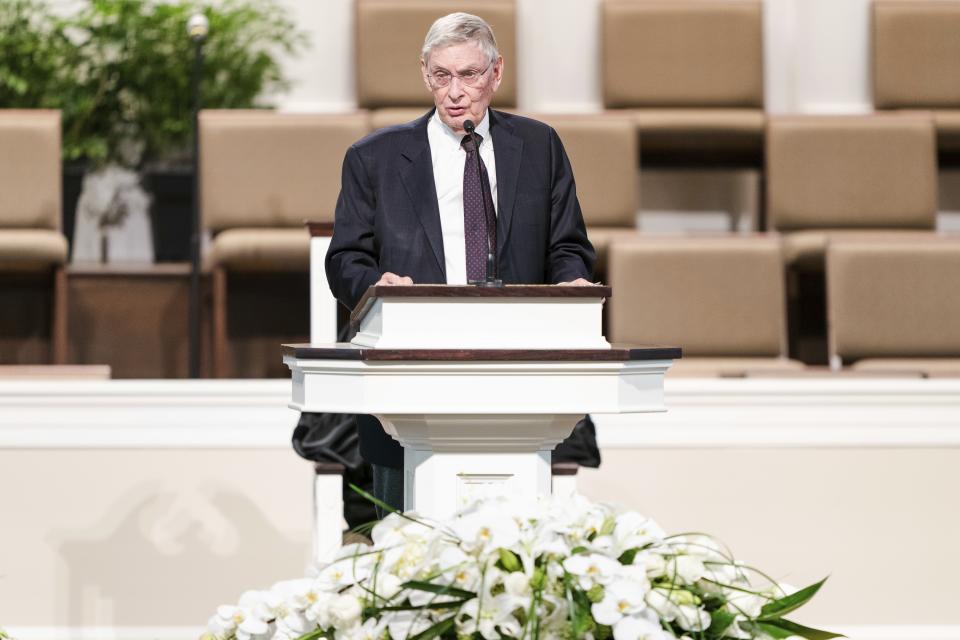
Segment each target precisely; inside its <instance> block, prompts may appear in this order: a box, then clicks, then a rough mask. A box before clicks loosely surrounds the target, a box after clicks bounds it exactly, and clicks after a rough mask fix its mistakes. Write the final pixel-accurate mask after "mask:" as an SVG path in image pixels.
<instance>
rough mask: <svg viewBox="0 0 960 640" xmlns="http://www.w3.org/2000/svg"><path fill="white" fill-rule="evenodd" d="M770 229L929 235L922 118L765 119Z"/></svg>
mask: <svg viewBox="0 0 960 640" xmlns="http://www.w3.org/2000/svg"><path fill="white" fill-rule="evenodd" d="M767 198H768V208H767V215H768V216H769V219H770V222H771V226H772V228H775V229H779V230H795V229H811V228H818V229H838V228H905V229H906V228H914V229H932V228H933V226H934V225H935V223H936V213H937V157H936V140H935V134H934V128H933V122H932V120H931V118H930V117H929V116H928V115H926V114H902V115H901V114H886V115H871V116H772V117H771V118H770V119H769V121H768V130H767Z"/></svg>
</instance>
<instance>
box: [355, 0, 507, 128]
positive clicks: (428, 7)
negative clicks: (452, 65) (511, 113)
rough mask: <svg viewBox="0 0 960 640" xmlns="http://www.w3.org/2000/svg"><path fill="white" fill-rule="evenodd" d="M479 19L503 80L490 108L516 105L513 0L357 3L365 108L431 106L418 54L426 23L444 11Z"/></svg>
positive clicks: (359, 82)
mask: <svg viewBox="0 0 960 640" xmlns="http://www.w3.org/2000/svg"><path fill="white" fill-rule="evenodd" d="M456 11H462V12H465V13H472V14H474V15H477V16H480V17H481V18H483V19H484V20H486V21H487V23H488V24H489V25H490V27H491V28H492V29H493V35H494V37H496V39H497V47H498V48H499V49H500V55H502V56H503V61H504V71H503V81H502V82H501V84H500V88H499V89H498V90H497V93H496V94H495V95H494V100H493V106H494V107H497V106H500V107H512V106H516V104H517V56H516V50H517V48H516V38H517V36H516V7H515V6H514V2H513V1H512V0H462V1H459V0H356V60H355V63H356V89H357V104H358V105H359V106H360V107H363V108H369V109H374V108H380V107H410V106H425V107H429V106H432V105H433V98H432V96H431V95H430V90H429V89H428V88H427V87H426V86H424V84H423V78H422V76H421V75H420V50H421V49H422V48H423V39H424V38H425V37H426V35H427V31H428V30H429V29H430V25H432V24H433V22H434V21H435V20H436V19H437V18H440V17H442V16H445V15H447V14H448V13H454V12H456Z"/></svg>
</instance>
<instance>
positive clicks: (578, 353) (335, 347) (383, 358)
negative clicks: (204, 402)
mask: <svg viewBox="0 0 960 640" xmlns="http://www.w3.org/2000/svg"><path fill="white" fill-rule="evenodd" d="M283 355H284V356H292V357H294V358H297V359H298V360H360V361H367V362H377V361H379V362H536V361H542V362H627V361H634V360H679V359H680V358H681V357H682V350H681V348H680V347H663V346H634V345H624V344H614V345H611V348H610V349H372V348H369V347H358V346H357V345H354V344H350V343H349V342H337V343H334V344H285V345H283Z"/></svg>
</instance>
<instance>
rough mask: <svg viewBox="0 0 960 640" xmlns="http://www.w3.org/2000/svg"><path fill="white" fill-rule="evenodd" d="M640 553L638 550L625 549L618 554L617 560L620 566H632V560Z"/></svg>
mask: <svg viewBox="0 0 960 640" xmlns="http://www.w3.org/2000/svg"><path fill="white" fill-rule="evenodd" d="M638 553H640V549H627V550H626V551H624V552H623V553H621V554H620V557H619V558H617V560H618V561H619V562H620V564H633V561H634V559H635V558H636V557H637V554H638Z"/></svg>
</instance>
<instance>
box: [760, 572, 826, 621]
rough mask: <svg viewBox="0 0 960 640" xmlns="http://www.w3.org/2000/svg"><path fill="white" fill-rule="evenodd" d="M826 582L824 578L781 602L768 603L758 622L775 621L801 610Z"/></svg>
mask: <svg viewBox="0 0 960 640" xmlns="http://www.w3.org/2000/svg"><path fill="white" fill-rule="evenodd" d="M826 581H827V579H826V578H824V579H823V580H821V581H820V582H817V583H816V584H812V585H810V586H809V587H806V588H803V589H800V590H799V591H797V592H795V593H791V594H790V595H788V596H784V597H783V598H780V599H779V600H774V601H773V602H768V603H767V604H765V605H763V608H762V609H760V615H759V616H757V620H759V621H766V620H773V619H775V618H780V617H782V616H785V615H787V614H788V613H790V612H791V611H794V610H796V609H799V608H800V607H802V606H803V605H805V604H806V603H807V602H809V601H810V598H812V597H813V596H815V595H816V594H817V591H819V590H820V587H822V586H823V583H824V582H826Z"/></svg>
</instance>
